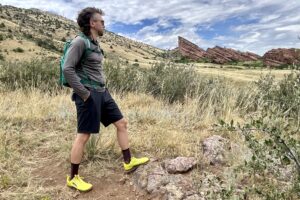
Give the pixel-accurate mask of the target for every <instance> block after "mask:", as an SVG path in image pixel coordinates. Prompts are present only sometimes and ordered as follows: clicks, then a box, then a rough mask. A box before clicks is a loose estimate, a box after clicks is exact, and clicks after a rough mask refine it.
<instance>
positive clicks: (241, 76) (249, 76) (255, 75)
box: [194, 63, 291, 83]
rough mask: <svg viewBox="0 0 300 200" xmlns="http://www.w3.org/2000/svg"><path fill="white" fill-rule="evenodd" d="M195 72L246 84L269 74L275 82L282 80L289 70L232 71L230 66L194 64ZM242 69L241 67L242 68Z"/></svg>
mask: <svg viewBox="0 0 300 200" xmlns="http://www.w3.org/2000/svg"><path fill="white" fill-rule="evenodd" d="M194 65H195V66H196V67H197V71H198V72H199V73H201V74H205V75H209V76H211V77H217V76H218V77H225V78H227V79H230V80H234V81H237V82H243V83H248V82H251V81H256V80H258V79H259V78H260V77H261V76H265V75H267V74H271V75H273V76H274V77H275V79H276V80H280V79H282V78H284V75H287V74H289V73H290V72H291V70H287V69H286V70H275V69H267V68H264V69H232V68H228V67H231V66H230V65H225V66H223V68H220V66H221V65H218V64H212V63H195V64H194ZM242 68H243V67H242Z"/></svg>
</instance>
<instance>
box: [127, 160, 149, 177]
mask: <svg viewBox="0 0 300 200" xmlns="http://www.w3.org/2000/svg"><path fill="white" fill-rule="evenodd" d="M149 161H150V160H148V161H147V162H144V163H142V164H139V165H137V166H134V167H133V168H131V169H129V170H125V173H126V174H130V173H132V172H134V171H135V170H136V169H137V168H139V166H141V165H145V164H147V163H148V162H149Z"/></svg>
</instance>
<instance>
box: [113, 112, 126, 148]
mask: <svg viewBox="0 0 300 200" xmlns="http://www.w3.org/2000/svg"><path fill="white" fill-rule="evenodd" d="M113 124H114V125H115V127H116V128H117V138H118V143H119V146H120V147H121V149H122V150H125V149H128V148H129V139H128V133H127V124H128V122H127V120H125V119H124V118H122V119H120V120H119V121H117V122H114V123H113Z"/></svg>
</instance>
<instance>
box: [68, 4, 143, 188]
mask: <svg viewBox="0 0 300 200" xmlns="http://www.w3.org/2000/svg"><path fill="white" fill-rule="evenodd" d="M103 15H104V13H103V11H102V10H101V9H97V8H92V7H88V8H85V9H83V10H82V11H81V12H80V13H79V15H78V18H77V23H78V25H79V27H80V30H81V36H77V37H76V38H75V39H73V41H72V42H71V45H70V47H69V49H68V51H67V53H66V55H67V56H66V60H65V63H64V68H63V73H64V76H65V79H66V80H67V82H68V84H69V85H70V86H71V87H72V88H73V90H74V91H73V94H72V100H73V101H75V105H76V110H77V132H78V133H77V135H76V138H75V141H74V143H73V146H72V150H71V175H70V176H67V185H68V186H69V187H73V188H76V189H77V190H79V191H89V190H91V189H92V184H90V183H87V182H85V181H84V180H83V179H82V177H80V176H79V175H78V169H79V164H80V162H81V159H82V156H83V151H84V147H85V144H86V142H87V141H88V139H89V137H90V134H93V133H99V131H100V122H101V123H102V124H103V125H104V126H105V127H107V126H108V125H110V124H114V126H115V127H116V129H117V138H118V143H119V145H120V147H121V149H122V153H123V157H124V163H123V166H124V169H125V171H126V172H129V171H132V170H134V169H136V167H137V166H139V165H141V164H144V163H146V162H148V161H149V158H147V157H143V158H135V157H131V154H130V150H129V142H128V134H127V121H126V120H125V119H124V118H123V115H122V114H121V111H120V110H119V108H118V106H117V104H116V103H115V101H114V99H113V98H112V97H111V95H110V93H109V91H108V90H107V88H105V76H104V73H103V68H102V61H103V54H102V51H101V49H100V48H99V44H98V42H97V37H98V36H103V33H104V28H105V26H104V20H103V18H102V16H103ZM86 41H88V43H87V42H86ZM87 45H88V46H89V47H88V49H89V50H90V52H89V53H87V50H86V48H87ZM83 57H85V59H84V60H83Z"/></svg>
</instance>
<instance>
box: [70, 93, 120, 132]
mask: <svg viewBox="0 0 300 200" xmlns="http://www.w3.org/2000/svg"><path fill="white" fill-rule="evenodd" d="M89 90H90V92H91V95H90V96H89V98H88V99H87V100H86V101H85V102H84V101H83V99H82V98H81V97H80V96H79V95H77V94H76V93H73V94H72V100H73V101H75V105H76V110H77V132H78V133H99V131H100V122H101V123H102V124H103V125H104V126H105V127H107V126H108V125H110V124H111V123H114V122H116V121H118V120H120V119H122V118H123V115H122V113H121V111H120V109H119V107H118V105H117V104H116V102H115V100H114V99H113V98H112V97H111V95H110V93H109V91H108V90H107V89H105V91H104V92H98V91H96V90H93V89H89Z"/></svg>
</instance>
